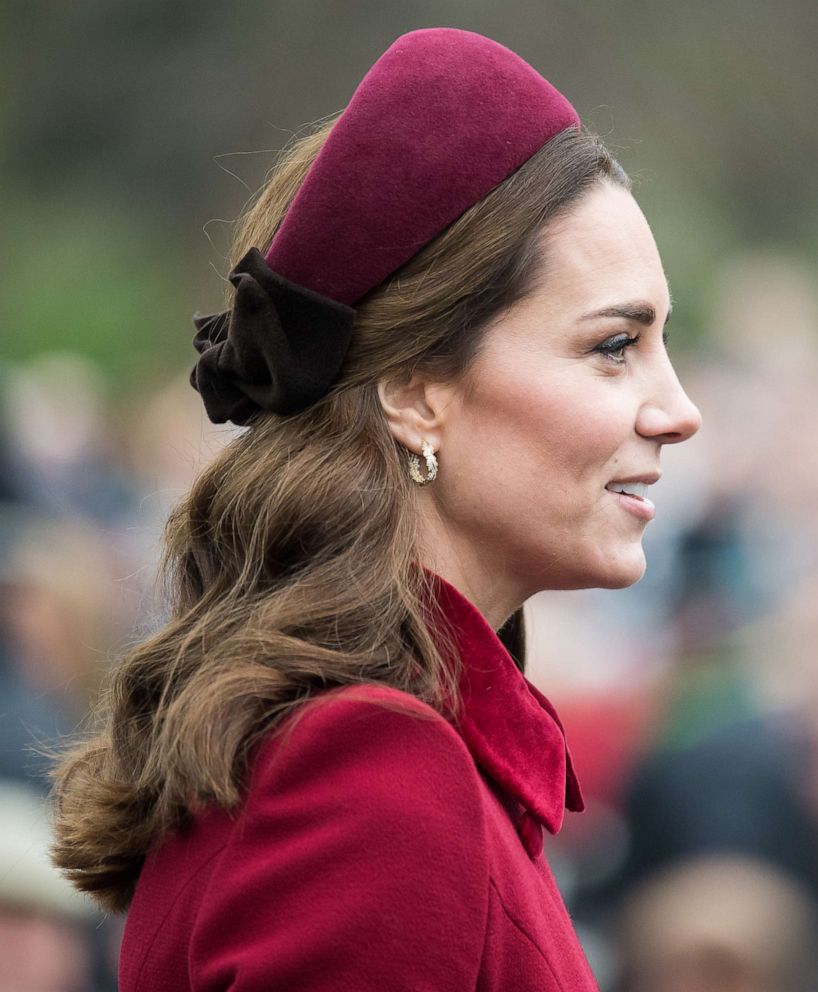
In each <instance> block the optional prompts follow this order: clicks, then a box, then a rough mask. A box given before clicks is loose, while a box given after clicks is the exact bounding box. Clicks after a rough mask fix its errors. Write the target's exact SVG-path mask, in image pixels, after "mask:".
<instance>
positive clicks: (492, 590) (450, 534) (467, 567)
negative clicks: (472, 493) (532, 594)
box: [418, 500, 526, 630]
mask: <svg viewBox="0 0 818 992" xmlns="http://www.w3.org/2000/svg"><path fill="white" fill-rule="evenodd" d="M421 520H422V526H421V546H420V548H419V551H418V560H419V561H420V563H421V564H422V565H424V566H425V567H426V568H428V569H430V570H431V571H433V572H435V573H436V574H437V575H439V576H441V578H444V579H445V580H446V581H447V582H449V583H451V584H452V585H453V586H454V587H455V588H456V589H457V590H458V591H459V592H460V593H462V594H463V595H464V596H465V597H466V599H468V600H470V601H471V602H472V603H473V604H474V606H476V607H477V609H478V610H479V611H480V612H481V613H482V614H483V616H484V617H485V618H486V620H487V622H488V623H489V624H490V625H491V627H492V629H493V630H499V629H500V628H501V627H502V626H503V624H504V623H505V622H506V620H507V619H508V618H509V617H510V616H511V614H512V613H514V611H515V610H517V609H519V607H520V606H522V604H523V601H524V600H525V598H526V597H525V595H524V593H523V592H522V590H521V589H520V587H519V583H518V582H516V581H515V579H514V577H513V576H512V575H510V574H509V573H508V570H507V568H504V567H503V563H498V562H495V561H494V560H492V559H491V558H489V556H488V555H487V554H486V553H485V549H481V548H480V547H478V546H477V545H476V543H475V542H471V541H469V540H468V539H467V538H465V537H463V536H461V535H460V534H458V533H457V531H456V529H455V528H454V527H453V526H451V525H449V524H447V523H446V521H444V520H443V519H441V517H440V515H439V514H438V513H437V510H436V508H435V506H434V503H433V502H432V501H431V500H421Z"/></svg>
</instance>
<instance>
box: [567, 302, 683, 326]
mask: <svg viewBox="0 0 818 992" xmlns="http://www.w3.org/2000/svg"><path fill="white" fill-rule="evenodd" d="M672 313H673V306H672V305H671V306H670V307H669V308H668V311H667V317H666V318H665V324H667V322H668V321H669V320H670V315H671V314H672ZM599 317H618V318H620V319H621V320H633V321H635V322H636V323H637V324H644V326H645V327H650V325H651V324H652V323H653V322H654V321H655V320H656V310H655V309H654V308H653V307H652V306H651V305H650V304H649V303H619V304H617V305H616V306H612V307H603V308H602V310H594V311H593V313H586V314H583V315H582V316H581V317H580V318H579V319H580V320H581V321H584V320H596V319H598V318H599Z"/></svg>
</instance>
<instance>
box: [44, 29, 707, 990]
mask: <svg viewBox="0 0 818 992" xmlns="http://www.w3.org/2000/svg"><path fill="white" fill-rule="evenodd" d="M262 252H264V254H262ZM235 258H236V259H238V260H239V261H238V262H237V264H236V265H235V268H234V269H233V271H232V272H231V275H230V281H231V283H232V285H233V287H234V289H235V295H234V296H233V298H232V301H231V309H230V310H229V311H228V312H226V313H225V314H220V315H215V316H212V317H200V318H198V319H197V327H198V333H197V335H196V339H195V342H194V343H195V345H196V347H197V350H198V351H199V352H200V355H201V357H200V359H199V362H198V364H197V366H196V368H195V370H194V373H193V375H192V383H193V385H194V386H195V387H196V388H197V389H198V391H199V392H200V393H201V396H202V399H203V401H204V403H205V407H206V409H207V412H208V414H209V416H210V418H211V419H212V420H213V421H214V422H224V421H226V420H232V421H233V422H234V423H237V424H244V425H247V428H248V429H247V431H246V432H245V433H243V434H242V435H241V436H240V437H238V438H236V439H235V441H234V442H233V443H232V444H231V445H230V446H229V447H228V448H227V450H226V451H225V452H224V453H223V454H222V455H221V456H220V457H219V458H218V459H217V460H216V461H215V463H214V464H212V465H210V466H209V467H208V468H207V469H206V470H205V471H204V472H203V473H202V475H201V477H200V478H199V479H198V481H197V482H196V483H195V485H194V486H193V488H192V490H191V492H190V493H189V495H188V496H187V498H186V499H185V500H183V502H182V503H181V505H180V506H178V507H177V509H176V510H175V511H174V512H173V514H172V516H171V519H170V521H169V523H168V530H167V552H166V568H167V573H168V575H169V576H170V578H171V580H172V581H171V590H172V594H173V603H174V612H173V617H172V619H171V620H170V622H169V623H168V625H167V626H166V627H165V629H163V630H162V631H160V632H159V633H158V634H157V635H156V636H155V637H154V638H153V639H152V640H150V641H148V642H147V643H145V644H143V645H141V646H140V647H138V648H137V649H136V650H135V651H134V652H133V653H132V654H131V655H130V657H128V658H127V659H125V661H124V662H123V663H122V664H121V665H120V667H119V668H118V670H117V673H116V676H115V679H114V681H113V686H112V691H111V693H110V700H109V712H108V715H107V717H106V722H105V725H104V727H103V729H102V731H101V733H100V734H99V736H98V737H96V738H95V739H94V740H93V741H91V742H90V743H87V744H85V745H83V746H82V747H80V748H78V749H77V750H76V751H75V752H74V753H73V754H71V755H70V756H68V757H67V758H66V759H65V761H64V762H63V764H62V766H61V768H60V769H59V770H58V774H57V798H58V817H57V825H56V830H57V844H56V847H55V858H56V861H57V863H58V864H59V865H60V866H61V867H62V868H63V869H64V870H65V871H66V872H67V873H68V875H69V876H70V877H71V878H72V879H73V880H74V881H75V883H76V884H77V885H78V886H79V887H80V888H82V889H84V890H86V891H89V892H91V893H93V894H94V895H95V896H96V897H97V899H98V900H99V901H100V902H101V903H102V905H103V906H105V907H107V908H109V909H112V910H124V909H126V908H128V907H130V912H129V917H128V921H127V925H126V931H125V938H124V943H123V949H122V959H121V968H120V978H121V985H120V987H121V989H122V990H123V992H129V990H133V989H139V990H141V992H144V990H158V989H174V990H177V989H196V990H208V992H215V990H221V989H228V988H229V989H233V990H241V992H250V990H261V989H265V990H266V989H273V988H275V989H287V990H293V992H294V990H302V989H303V990H308V989H309V990H319V989H326V990H330V989H331V990H339V989H350V990H353V989H354V990H356V992H361V990H366V989H373V990H374V989H378V990H385V989H390V990H393V989H406V990H410V989H411V990H417V989H440V990H447V992H453V990H460V989H464V990H465V989H474V988H477V989H480V990H489V989H491V990H494V989H496V990H503V992H508V990H528V989H531V990H534V989H538V990H542V989H554V990H556V989H571V990H586V989H594V988H595V987H596V986H595V983H594V980H593V977H592V975H591V972H590V969H589V968H588V965H587V962H586V961H585V958H584V956H583V954H582V951H581V949H580V947H579V944H578V942H577V940H576V936H575V934H574V932H573V929H572V926H571V922H570V919H569V917H568V915H567V913H566V910H565V907H564V905H563V903H562V900H561V898H560V896H559V894H558V892H557V889H556V887H555V885H554V881H553V878H552V876H551V874H550V872H549V869H548V866H547V863H546V861H545V860H544V857H543V828H545V829H547V830H548V831H550V832H552V833H555V832H556V831H558V830H559V828H560V825H561V823H562V819H563V813H564V809H565V807H566V806H567V807H568V808H569V809H572V810H581V809H582V796H581V792H580V787H579V784H578V782H577V779H576V776H575V774H574V771H573V768H572V766H571V760H570V755H569V752H568V750H567V748H566V744H565V738H564V735H563V731H562V727H561V724H560V722H559V719H558V717H557V714H556V713H555V711H554V709H553V707H552V706H551V704H550V703H549V702H548V700H547V699H546V698H545V697H543V696H542V695H541V694H540V693H539V692H538V691H537V690H536V689H535V688H534V687H533V686H531V685H530V684H529V683H528V682H527V680H526V679H525V677H524V675H523V674H522V671H521V669H522V668H523V664H524V659H523V654H524V652H523V629H522V605H523V602H524V601H525V599H526V598H527V597H529V596H530V595H532V594H533V593H535V592H537V591H538V590H542V589H573V588H582V587H590V586H601V587H606V588H620V587H623V586H627V585H630V584H631V583H633V582H636V581H637V580H638V579H639V578H640V577H641V575H642V573H643V571H644V567H645V562H644V556H643V552H642V548H641V538H642V534H643V531H644V527H645V524H646V522H647V521H648V520H650V518H651V517H652V515H653V505H652V503H651V502H650V501H649V500H648V499H647V498H646V495H645V494H646V491H647V487H648V486H649V485H651V484H652V483H653V482H655V481H656V480H657V479H658V477H659V457H660V451H661V447H662V445H663V444H666V443H669V442H678V441H683V440H685V439H686V438H688V437H690V436H691V435H692V434H694V433H695V431H696V430H697V429H698V426H699V414H698V411H697V410H696V408H695V406H693V404H692V403H691V402H690V400H689V399H688V398H687V396H686V395H685V393H684V392H683V391H682V388H681V386H680V385H679V382H678V380H677V378H676V376H675V373H674V371H673V369H672V366H671V363H670V360H669V358H668V355H667V352H666V350H665V346H664V341H663V331H662V328H663V325H664V323H665V321H666V319H667V316H668V314H669V310H670V303H669V297H668V289H667V283H666V281H665V277H664V275H663V272H662V267H661V263H660V261H659V256H658V253H657V250H656V246H655V244H654V242H653V238H652V236H651V233H650V230H649V228H648V226H647V223H646V222H645V220H644V218H643V216H642V214H641V212H640V211H639V208H638V207H637V205H636V203H635V202H634V200H633V199H632V197H631V195H630V193H629V191H628V181H627V178H626V177H625V175H624V173H623V172H622V170H621V168H620V167H619V166H618V165H617V164H616V163H615V162H614V161H613V160H612V159H611V157H610V156H609V155H608V153H607V152H606V151H605V149H604V148H603V147H602V146H601V144H600V143H599V142H598V141H597V140H596V139H594V138H593V137H591V136H589V135H588V134H586V133H585V132H584V131H583V130H582V128H581V125H580V123H579V120H578V118H577V116H576V112H575V111H574V109H573V108H572V107H571V105H570V103H568V101H567V100H566V99H565V98H564V97H563V96H562V95H561V94H560V93H559V92H558V91H557V90H555V89H554V88H553V87H552V86H551V85H550V84H549V83H548V82H547V81H546V80H544V79H543V78H542V77H541V76H539V75H538V74H537V73H536V72H535V71H534V70H533V69H532V68H531V67H530V66H528V65H527V64H526V63H525V62H523V61H522V60H521V59H520V58H519V57H518V56H516V55H514V54H513V53H512V52H510V51H508V50H507V49H505V48H503V47H502V46H500V45H498V44H496V43H494V42H493V41H490V40H489V39H487V38H483V37H481V36H479V35H476V34H472V33H470V32H465V31H458V30H453V29H429V30H422V31H415V32H412V33H410V34H408V35H405V36H403V37H402V38H399V39H398V40H397V41H396V42H395V43H394V44H393V45H392V46H391V47H390V48H389V50H388V51H387V52H386V53H385V54H384V55H383V56H382V57H381V58H380V59H379V60H378V61H377V62H376V64H375V65H374V66H373V67H372V69H371V70H370V71H369V72H368V73H367V75H366V76H365V78H364V79H363V81H362V82H361V84H360V85H359V87H358V89H357V90H356V92H355V94H354V96H353V98H352V100H351V102H350V104H349V106H348V107H347V108H346V109H345V110H344V111H343V112H342V113H341V114H340V115H339V117H338V118H337V119H336V120H334V121H333V122H331V124H330V125H328V126H326V127H324V128H323V129H321V130H319V131H318V132H317V133H316V134H315V135H313V136H312V137H308V138H305V139H303V140H301V141H299V142H297V143H296V144H295V145H294V146H293V147H292V148H291V150H290V152H289V153H288V155H287V157H286V158H285V159H284V160H283V161H282V162H281V163H280V165H279V167H278V168H277V169H276V170H275V171H274V173H273V175H272V177H271V179H270V181H269V184H268V185H267V187H266V189H265V190H264V191H263V192H262V193H261V195H260V197H259V199H258V202H257V203H256V205H255V206H254V207H253V208H252V210H251V211H250V213H249V215H248V217H247V218H246V223H245V224H244V229H243V231H242V233H241V235H240V237H239V239H238V244H237V246H236V253H235ZM495 631H499V632H500V636H499V637H498V635H497V634H496V633H495Z"/></svg>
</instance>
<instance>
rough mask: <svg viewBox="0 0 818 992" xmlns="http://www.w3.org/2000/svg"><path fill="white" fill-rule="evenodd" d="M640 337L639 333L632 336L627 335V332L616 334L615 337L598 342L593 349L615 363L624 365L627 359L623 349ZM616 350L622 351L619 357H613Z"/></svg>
mask: <svg viewBox="0 0 818 992" xmlns="http://www.w3.org/2000/svg"><path fill="white" fill-rule="evenodd" d="M641 337H642V335H641V334H637V335H636V336H635V337H632V338H631V337H628V335H627V334H617V336H616V337H615V338H610V339H609V340H607V341H603V342H602V344H598V345H597V346H596V348H594V351H598V352H600V353H601V354H603V355H605V356H606V357H607V358H608V359H609V360H610V361H612V362H613V363H614V364H615V365H624V364H625V362H626V361H627V359H626V358H625V349H626V348H630V347H631V345H634V344H636V342H637V341H638V340H639V339H640V338H641ZM617 352H621V353H622V355H621V357H620V358H616V357H614V356H615V355H616V353H617Z"/></svg>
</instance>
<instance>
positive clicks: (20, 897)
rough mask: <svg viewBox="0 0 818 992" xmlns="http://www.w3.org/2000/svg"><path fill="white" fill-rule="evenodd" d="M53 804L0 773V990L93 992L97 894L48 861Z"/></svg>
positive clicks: (8, 991)
mask: <svg viewBox="0 0 818 992" xmlns="http://www.w3.org/2000/svg"><path fill="white" fill-rule="evenodd" d="M50 843H51V833H50V829H49V820H48V807H47V805H46V803H45V802H43V799H42V797H41V796H40V795H39V794H38V793H37V792H36V791H34V790H32V789H30V788H28V787H26V786H23V785H21V784H19V783H16V782H10V781H8V780H5V779H0V992H91V990H92V989H95V988H97V987H98V986H95V985H94V984H93V954H92V945H91V941H90V939H89V932H88V931H89V927H90V926H91V925H92V924H93V923H94V922H95V921H96V919H97V914H96V913H95V912H94V909H93V904H92V903H91V900H90V899H87V898H83V897H82V896H81V895H80V894H79V893H77V892H76V891H74V890H73V889H72V888H71V886H70V885H68V884H67V883H66V881H65V880H64V879H63V878H61V877H60V876H59V874H58V873H57V872H56V871H55V870H54V866H53V865H52V864H51V863H50V862H49V858H48V847H49V844H50Z"/></svg>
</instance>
